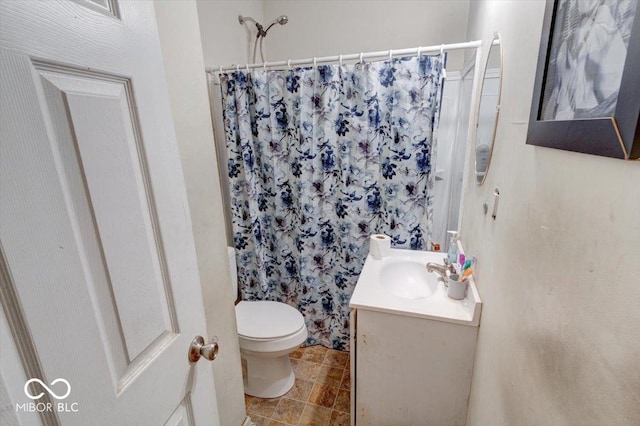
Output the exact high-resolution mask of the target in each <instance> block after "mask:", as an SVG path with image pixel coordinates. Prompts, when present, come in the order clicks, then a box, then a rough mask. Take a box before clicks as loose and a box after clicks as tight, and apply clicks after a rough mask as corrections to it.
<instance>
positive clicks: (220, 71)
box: [220, 65, 222, 74]
mask: <svg viewBox="0 0 640 426" xmlns="http://www.w3.org/2000/svg"><path fill="white" fill-rule="evenodd" d="M220 74H222V65H220Z"/></svg>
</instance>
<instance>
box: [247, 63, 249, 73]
mask: <svg viewBox="0 0 640 426" xmlns="http://www.w3.org/2000/svg"><path fill="white" fill-rule="evenodd" d="M247 74H249V64H247Z"/></svg>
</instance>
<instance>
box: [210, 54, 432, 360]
mask: <svg viewBox="0 0 640 426" xmlns="http://www.w3.org/2000/svg"><path fill="white" fill-rule="evenodd" d="M444 60H445V58H444V57H442V56H421V57H413V58H395V59H393V60H391V61H381V62H373V63H366V64H356V65H320V66H317V67H305V68H295V69H292V70H258V71H253V72H251V73H246V72H244V71H236V72H231V73H228V74H223V75H221V78H220V80H221V89H222V98H223V116H224V126H225V134H226V144H227V154H228V158H229V160H228V173H229V181H230V187H231V191H230V192H231V210H232V212H231V215H232V222H233V234H234V244H235V248H236V253H237V255H236V256H237V265H238V280H239V287H240V289H241V293H242V298H243V299H245V300H277V301H281V302H285V303H288V304H290V305H292V306H294V307H295V308H297V309H298V310H300V312H302V314H303V315H304V317H305V321H306V324H307V327H308V329H309V339H308V340H307V344H322V345H324V346H327V347H331V348H335V349H339V350H348V349H349V298H350V297H351V293H352V291H353V289H354V287H355V284H356V281H357V279H358V275H359V273H360V270H361V269H362V266H363V264H364V260H365V258H366V256H367V253H368V250H369V244H368V241H369V236H370V235H371V234H373V233H384V234H387V235H389V236H390V237H391V238H392V245H393V246H394V247H396V248H407V249H414V250H420V249H427V248H428V243H429V242H430V224H431V215H432V189H433V180H434V179H433V174H432V164H435V143H434V129H436V127H437V120H438V112H439V107H440V99H441V93H442V79H441V72H442V68H443V66H444V64H443V62H444Z"/></svg>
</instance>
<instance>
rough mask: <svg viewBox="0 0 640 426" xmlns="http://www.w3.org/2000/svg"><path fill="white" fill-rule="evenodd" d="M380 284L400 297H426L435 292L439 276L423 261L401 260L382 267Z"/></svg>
mask: <svg viewBox="0 0 640 426" xmlns="http://www.w3.org/2000/svg"><path fill="white" fill-rule="evenodd" d="M380 285H381V286H382V287H383V288H385V289H386V290H388V291H389V292H391V293H392V294H394V295H396V296H398V297H404V298H406V299H424V298H427V297H429V296H431V295H432V294H433V293H435V291H436V289H437V288H438V276H437V275H436V274H434V273H433V272H427V268H426V267H425V265H424V264H423V263H418V262H415V261H410V260H401V261H396V262H392V263H388V264H385V265H384V266H383V267H382V268H381V269H380Z"/></svg>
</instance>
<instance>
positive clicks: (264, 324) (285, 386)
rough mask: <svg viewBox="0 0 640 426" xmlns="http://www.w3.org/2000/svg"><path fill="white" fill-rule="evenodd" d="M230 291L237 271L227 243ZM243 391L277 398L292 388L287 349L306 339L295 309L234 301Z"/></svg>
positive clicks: (258, 395)
mask: <svg viewBox="0 0 640 426" xmlns="http://www.w3.org/2000/svg"><path fill="white" fill-rule="evenodd" d="M228 253H229V266H230V267H231V282H232V284H233V295H234V297H236V295H237V294H238V273H237V269H236V257H235V250H234V248H233V247H228ZM236 321H237V323H238V338H239V340H240V355H241V357H242V370H243V371H242V373H243V378H244V392H245V393H246V394H247V395H251V396H257V397H259V398H277V397H279V396H282V395H284V394H285V393H287V392H288V391H289V389H291V387H292V386H293V382H294V381H295V375H294V373H293V369H292V368H291V362H290V361H289V353H291V352H292V351H294V350H295V349H296V348H297V347H299V346H300V345H301V344H302V343H303V342H304V341H305V340H307V326H306V325H305V323H304V318H303V317H302V314H301V313H300V312H298V310H297V309H295V308H293V307H291V306H289V305H287V304H285V303H280V302H271V301H255V302H250V301H246V300H243V301H241V302H240V303H238V304H237V305H236Z"/></svg>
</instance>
